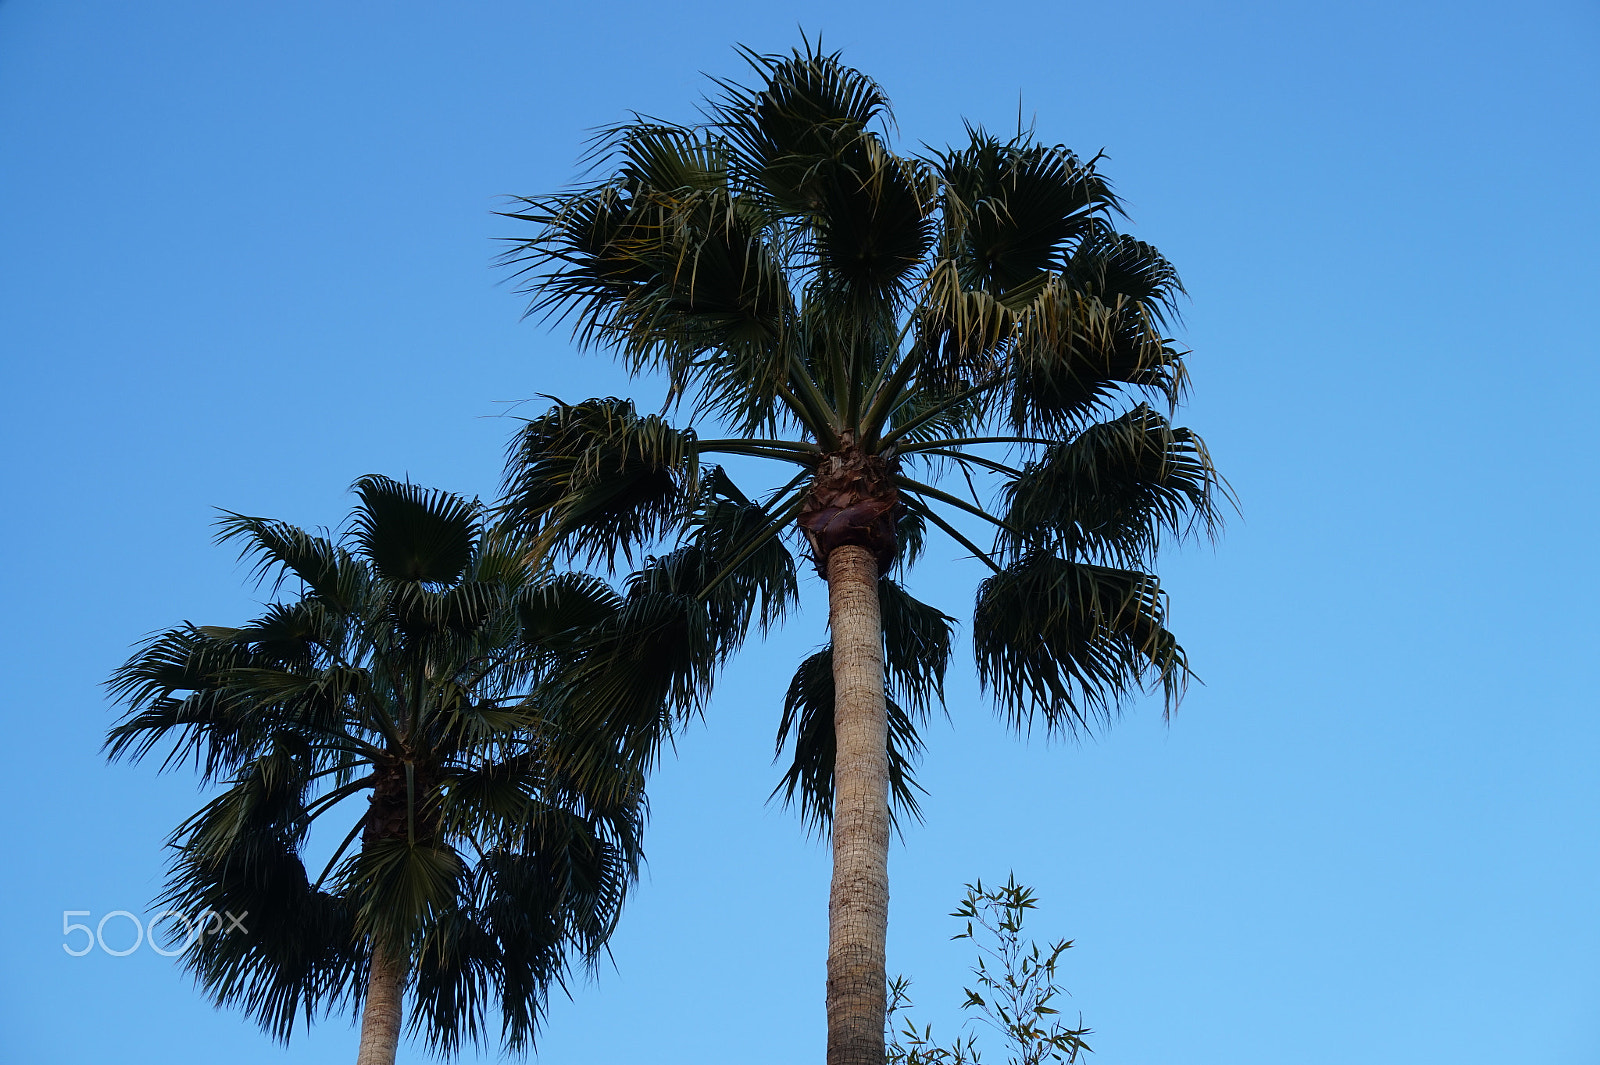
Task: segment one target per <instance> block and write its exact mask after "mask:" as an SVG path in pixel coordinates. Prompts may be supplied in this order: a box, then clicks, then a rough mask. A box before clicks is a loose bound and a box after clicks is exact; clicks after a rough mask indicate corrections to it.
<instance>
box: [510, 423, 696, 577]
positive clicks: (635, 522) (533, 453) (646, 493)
mask: <svg viewBox="0 0 1600 1065" xmlns="http://www.w3.org/2000/svg"><path fill="white" fill-rule="evenodd" d="M695 444H696V442H695V436H694V433H693V432H690V431H682V430H678V429H674V428H672V427H671V426H670V425H668V424H667V423H666V422H665V421H663V420H662V419H661V418H659V417H656V416H654V415H640V414H638V412H637V411H636V410H635V408H634V405H633V404H632V403H631V402H629V401H627V400H620V399H591V400H586V401H584V402H582V403H578V404H572V405H568V404H564V403H557V404H556V405H555V406H554V407H552V408H551V409H550V411H549V412H548V413H546V414H544V415H541V416H540V417H538V418H534V419H531V420H530V421H528V422H527V423H526V424H525V425H524V426H523V428H522V429H521V430H520V431H519V432H518V433H517V435H516V437H515V438H514V439H513V441H512V444H511V449H510V454H509V457H508V460H507V464H506V482H505V486H504V501H503V502H502V504H501V506H500V508H499V511H500V513H501V514H502V515H504V516H505V518H506V520H507V522H508V527H509V528H510V529H511V530H512V531H513V532H515V533H516V534H518V535H521V536H523V537H525V538H526V539H528V540H530V541H531V542H532V543H533V544H534V545H535V550H536V552H538V553H540V554H543V553H548V552H550V551H554V550H557V549H560V550H563V551H564V552H566V553H567V554H570V555H587V556H590V557H603V558H605V560H606V561H607V563H608V564H609V563H611V562H613V561H614V560H615V558H616V555H617V554H618V553H620V554H622V555H623V557H625V558H629V559H631V558H632V557H633V553H634V552H635V551H637V550H638V549H639V548H640V547H641V546H643V545H644V544H646V543H648V542H650V541H652V540H655V539H657V538H658V537H659V536H660V535H661V533H662V531H663V530H664V529H665V528H666V526H667V524H668V523H669V522H671V521H672V520H673V519H674V518H677V517H678V516H680V515H681V514H683V513H684V512H685V510H686V509H687V507H688V504H689V502H690V501H691V500H692V499H693V498H694V497H695V495H696V493H697V492H698V488H699V461H698V450H697V448H696V446H695Z"/></svg>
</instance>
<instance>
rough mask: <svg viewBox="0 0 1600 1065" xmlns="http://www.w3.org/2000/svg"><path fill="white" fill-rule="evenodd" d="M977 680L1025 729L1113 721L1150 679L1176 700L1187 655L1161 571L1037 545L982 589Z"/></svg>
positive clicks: (975, 622) (976, 622) (1071, 728)
mask: <svg viewBox="0 0 1600 1065" xmlns="http://www.w3.org/2000/svg"><path fill="white" fill-rule="evenodd" d="M972 642H973V650H974V653H975V655H976V658H977V667H978V680H979V682H980V683H981V684H982V685H983V687H984V688H985V689H986V690H987V691H989V692H991V693H992V694H993V696H994V698H995V701H996V703H997V704H998V705H999V707H1000V708H1001V710H1002V712H1003V713H1005V714H1006V716H1007V717H1008V718H1009V719H1010V721H1011V723H1012V724H1013V725H1014V726H1015V727H1016V728H1018V729H1019V730H1023V731H1026V730H1027V729H1028V728H1030V727H1031V725H1032V722H1033V720H1034V718H1035V716H1036V715H1037V716H1041V717H1043V719H1044V723H1045V727H1046V730H1047V731H1049V732H1064V733H1074V732H1078V731H1080V730H1081V731H1089V730H1091V729H1092V728H1093V727H1094V726H1095V725H1096V724H1101V725H1103V724H1108V723H1109V722H1110V721H1111V720H1112V719H1113V718H1114V717H1115V716H1116V714H1117V713H1118V712H1119V711H1120V709H1121V706H1122V703H1123V701H1124V700H1125V699H1126V698H1128V697H1129V696H1130V695H1132V694H1133V693H1134V692H1135V691H1138V690H1140V689H1142V688H1143V687H1144V686H1145V685H1146V684H1147V683H1152V682H1153V683H1155V684H1157V685H1159V687H1160V688H1161V690H1162V692H1163V694H1164V696H1165V698H1166V704H1167V708H1168V710H1169V711H1170V710H1171V708H1172V707H1173V706H1174V705H1176V703H1177V700H1178V698H1179V697H1180V696H1181V695H1182V693H1183V689H1184V687H1185V686H1186V684H1187V683H1188V679H1189V676H1190V673H1189V664H1188V658H1187V657H1186V656H1185V655H1184V652H1183V649H1182V648H1181V647H1179V646H1178V643H1177V640H1176V639H1175V638H1174V637H1173V635H1172V633H1170V632H1168V631H1167V629H1166V598H1165V596H1164V594H1163V593H1162V591H1161V587H1160V585H1159V584H1158V583H1157V581H1156V579H1155V578H1154V577H1152V576H1150V575H1149V574H1146V573H1140V572H1137V571H1134V570H1125V569H1115V568H1112V567H1109V566H1097V565H1091V564H1088V563H1082V562H1072V561H1068V560H1067V559H1063V558H1060V557H1058V556H1055V555H1051V554H1048V553H1045V552H1033V553H1030V554H1028V555H1025V556H1023V557H1022V558H1020V559H1018V560H1017V561H1016V562H1014V563H1012V564H1011V565H1010V566H1007V567H1006V568H1005V569H1004V571H1003V572H1001V573H998V574H996V575H995V576H993V577H990V578H989V579H988V580H985V581H984V582H983V583H982V584H981V585H979V587H978V598H977V607H976V609H975V610H974V611H973V618H972Z"/></svg>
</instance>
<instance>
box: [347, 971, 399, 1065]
mask: <svg viewBox="0 0 1600 1065" xmlns="http://www.w3.org/2000/svg"><path fill="white" fill-rule="evenodd" d="M405 981H406V967H405V962H404V961H403V960H401V959H400V958H398V957H396V956H395V955H393V954H391V953H390V952H389V951H388V950H387V949H385V948H384V947H383V946H381V945H379V944H377V943H374V944H373V946H372V966H371V968H370V969H369V970H368V971H367V1003H366V1006H365V1007H363V1009H362V1011H361V1049H360V1050H359V1051H357V1052H356V1065H394V1056H395V1052H396V1051H397V1050H398V1049H399V1048H400V993H401V991H402V989H403V988H404V986H405Z"/></svg>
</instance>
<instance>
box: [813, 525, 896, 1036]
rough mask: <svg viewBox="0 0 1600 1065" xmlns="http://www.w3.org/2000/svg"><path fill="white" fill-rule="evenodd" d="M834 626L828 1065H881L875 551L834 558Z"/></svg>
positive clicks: (883, 844)
mask: <svg viewBox="0 0 1600 1065" xmlns="http://www.w3.org/2000/svg"><path fill="white" fill-rule="evenodd" d="M826 576H827V579H828V624H829V626H830V628H831V629H832V632H833V683H834V709H833V727H834V733H835V736H836V737H837V741H838V754H837V756H836V760H835V762H834V807H833V811H834V812H833V886H832V889H831V890H830V892H829V895H828V1065H883V1053H884V1044H883V1024H884V1011H885V1009H886V1008H887V1002H886V997H887V984H886V975H885V970H884V939H885V937H886V936H887V935H888V931H889V755H888V730H889V725H888V715H887V712H886V708H885V704H884V693H883V629H882V618H881V616H880V614H879V608H878V559H877V557H876V554H875V552H874V551H873V550H872V549H871V548H869V547H866V546H862V545H859V544H852V545H846V546H844V547H839V548H835V549H834V550H833V551H832V552H831V553H830V554H829V555H828V556H827V573H826Z"/></svg>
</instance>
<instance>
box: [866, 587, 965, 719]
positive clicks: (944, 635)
mask: <svg viewBox="0 0 1600 1065" xmlns="http://www.w3.org/2000/svg"><path fill="white" fill-rule="evenodd" d="M878 608H879V612H880V614H881V616H882V619H883V668H884V675H885V680H886V681H887V683H888V685H889V689H890V691H892V692H894V693H895V695H896V696H898V697H899V699H900V700H901V701H902V702H903V703H905V705H906V707H907V708H908V709H909V710H910V712H911V715H912V717H913V718H914V719H915V720H917V721H922V720H925V719H926V717H927V713H928V709H929V707H931V706H932V705H933V703H934V702H935V701H937V702H939V703H940V704H943V702H944V675H945V670H946V669H947V668H948V666H949V664H950V638H951V635H952V634H953V632H954V628H955V618H952V617H950V616H948V615H947V614H945V613H944V612H943V611H941V610H939V609H938V608H937V607H933V606H929V605H928V604H927V603H924V602H921V601H920V600H918V599H916V598H913V597H912V596H911V594H910V593H908V592H907V591H906V590H905V588H904V587H902V586H901V585H900V584H899V583H897V582H896V581H894V580H892V579H891V578H889V577H888V576H884V577H881V578H879V580H878Z"/></svg>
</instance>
